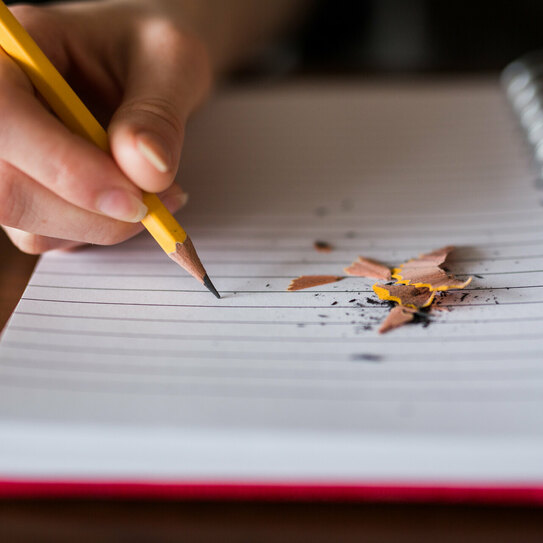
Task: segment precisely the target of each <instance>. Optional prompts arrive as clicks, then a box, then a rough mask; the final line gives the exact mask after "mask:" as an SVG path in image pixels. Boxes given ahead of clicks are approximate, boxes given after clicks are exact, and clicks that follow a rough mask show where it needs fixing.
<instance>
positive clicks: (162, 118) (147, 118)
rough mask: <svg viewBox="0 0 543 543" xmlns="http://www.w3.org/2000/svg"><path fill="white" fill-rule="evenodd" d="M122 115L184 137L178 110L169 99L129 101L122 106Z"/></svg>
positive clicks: (136, 99)
mask: <svg viewBox="0 0 543 543" xmlns="http://www.w3.org/2000/svg"><path fill="white" fill-rule="evenodd" d="M122 115H123V116H126V117H130V118H132V119H139V120H140V122H142V123H145V124H148V123H149V122H151V123H152V124H153V125H158V126H160V127H162V128H163V129H166V130H167V131H168V132H170V133H171V132H173V134H174V135H175V136H176V137H178V138H180V137H182V135H183V124H182V123H181V120H180V119H179V118H178V115H179V111H178V108H177V107H176V106H175V105H174V104H172V102H171V101H170V100H168V99H167V98H163V97H160V96H146V97H138V98H135V99H133V100H129V101H128V102H126V103H125V104H123V106H122Z"/></svg>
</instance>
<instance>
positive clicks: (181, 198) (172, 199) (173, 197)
mask: <svg viewBox="0 0 543 543" xmlns="http://www.w3.org/2000/svg"><path fill="white" fill-rule="evenodd" d="M188 199H189V195H188V194H187V193H186V192H180V193H175V194H168V196H165V197H164V198H163V199H162V202H163V203H164V205H165V206H166V207H167V208H168V209H169V210H172V209H175V210H177V209H181V208H182V207H185V205H186V204H187V202H188Z"/></svg>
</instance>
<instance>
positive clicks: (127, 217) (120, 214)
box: [96, 189, 147, 222]
mask: <svg viewBox="0 0 543 543" xmlns="http://www.w3.org/2000/svg"><path fill="white" fill-rule="evenodd" d="M96 209H98V211H101V212H102V213H103V214H104V215H108V216H109V217H111V218H113V219H117V220H119V221H125V222H139V221H141V220H142V219H143V218H144V217H145V215H147V207H146V206H145V204H143V203H142V201H141V200H140V199H138V198H137V197H136V196H134V195H133V194H131V193H130V192H127V191H125V190H122V189H113V190H110V191H107V192H103V193H102V194H101V195H100V196H99V197H98V201H97V203H96Z"/></svg>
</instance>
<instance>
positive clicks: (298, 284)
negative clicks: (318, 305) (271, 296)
mask: <svg viewBox="0 0 543 543" xmlns="http://www.w3.org/2000/svg"><path fill="white" fill-rule="evenodd" d="M342 279H343V277H340V276H337V275H301V276H300V277H296V278H295V279H293V280H292V281H291V282H290V284H289V286H288V288H287V290H289V291H293V290H303V289H305V288H311V287H318V286H319V285H326V284H328V283H335V282H336V281H341V280H342Z"/></svg>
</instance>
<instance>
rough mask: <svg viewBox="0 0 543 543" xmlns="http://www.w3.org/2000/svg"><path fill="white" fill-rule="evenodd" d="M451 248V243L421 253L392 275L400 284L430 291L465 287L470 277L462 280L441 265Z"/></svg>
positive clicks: (395, 270)
mask: <svg viewBox="0 0 543 543" xmlns="http://www.w3.org/2000/svg"><path fill="white" fill-rule="evenodd" d="M453 250H454V247H453V246H452V245H447V246H446V247H441V248H440V249H436V250H435V251H432V252H430V253H426V254H422V255H420V256H419V257H418V258H413V259H411V260H408V261H407V262H405V263H403V264H402V265H401V266H400V267H398V268H395V269H394V270H393V271H392V277H393V278H394V279H396V281H397V282H398V283H400V284H404V285H413V286H415V287H419V288H422V287H426V288H429V289H430V290H432V291H445V290H450V289H460V288H465V287H466V286H467V285H469V284H470V283H471V280H472V278H471V277H468V278H467V279H466V280H465V281H462V280H460V279H458V278H456V277H454V276H453V275H449V274H448V273H447V272H445V270H444V269H443V268H442V267H441V265H442V264H444V263H445V261H446V260H447V257H448V256H449V254H450V253H451V251H453Z"/></svg>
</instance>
